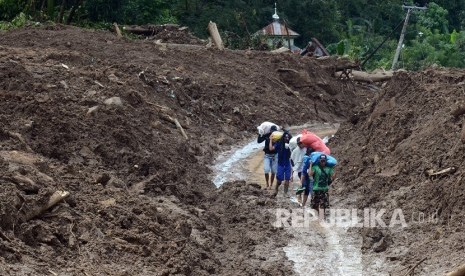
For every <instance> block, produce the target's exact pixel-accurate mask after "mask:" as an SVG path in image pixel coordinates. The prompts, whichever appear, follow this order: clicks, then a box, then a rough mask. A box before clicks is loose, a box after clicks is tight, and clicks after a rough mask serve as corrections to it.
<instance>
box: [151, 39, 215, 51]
mask: <svg viewBox="0 0 465 276" xmlns="http://www.w3.org/2000/svg"><path fill="white" fill-rule="evenodd" d="M155 44H156V45H159V46H163V47H166V48H186V49H205V48H206V46H204V45H195V44H176V43H163V42H161V39H158V40H155Z"/></svg>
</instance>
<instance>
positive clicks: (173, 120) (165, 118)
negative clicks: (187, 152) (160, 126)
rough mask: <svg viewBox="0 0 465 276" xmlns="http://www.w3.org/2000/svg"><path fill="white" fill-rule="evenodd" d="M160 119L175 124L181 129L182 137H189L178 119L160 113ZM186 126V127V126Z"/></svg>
mask: <svg viewBox="0 0 465 276" xmlns="http://www.w3.org/2000/svg"><path fill="white" fill-rule="evenodd" d="M159 117H160V119H162V120H165V121H168V122H171V123H173V124H175V125H176V127H177V128H178V129H179V131H181V134H182V136H183V137H184V138H186V140H187V139H189V138H188V136H187V134H186V132H185V131H184V127H183V126H182V125H181V123H179V121H178V119H176V118H173V117H171V116H170V115H168V114H164V113H160V114H159ZM186 128H187V127H186Z"/></svg>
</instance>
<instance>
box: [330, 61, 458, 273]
mask: <svg viewBox="0 0 465 276" xmlns="http://www.w3.org/2000/svg"><path fill="white" fill-rule="evenodd" d="M464 73H465V71H463V70H454V69H429V70H426V71H424V72H418V73H405V72H400V73H397V74H396V76H395V77H394V78H393V79H392V80H391V81H390V82H389V84H388V85H387V86H386V87H385V89H384V91H383V92H382V93H381V94H380V95H379V96H378V97H377V99H376V100H375V101H374V102H373V104H372V105H370V106H368V107H367V108H366V109H363V110H359V112H358V114H357V115H354V116H353V117H352V118H351V120H350V122H347V123H345V124H342V126H341V128H340V129H339V131H338V133H337V138H336V139H335V140H333V142H332V143H333V145H334V148H333V149H334V153H335V154H336V155H337V156H338V157H339V159H340V160H339V161H340V166H339V170H340V173H339V177H340V180H339V181H338V183H340V185H338V186H337V187H336V192H337V196H338V197H339V198H346V199H347V202H351V204H348V205H345V206H340V207H343V208H344V207H345V208H347V207H352V208H359V209H365V208H373V209H377V210H378V211H379V210H381V209H386V213H385V215H383V219H384V221H385V222H386V225H387V227H386V228H380V227H377V228H376V229H375V228H371V229H366V228H365V229H360V231H361V233H362V234H363V237H364V249H365V253H366V254H378V255H379V254H384V255H385V256H387V257H388V258H387V260H388V262H390V263H391V265H392V266H393V267H398V268H399V269H400V268H408V267H411V266H413V265H414V264H417V263H418V262H420V261H421V260H423V259H424V258H425V260H424V262H423V263H421V264H420V265H419V266H418V267H417V268H416V270H415V271H416V273H418V275H441V274H443V273H444V272H446V271H451V270H453V269H454V268H455V267H457V266H459V265H461V264H463V263H464V262H465V259H464V254H463V252H464V245H463V244H464V239H465V233H464V227H463V223H464V215H465V213H464V206H465V181H464V179H463V174H464V170H463V164H464V160H465V159H464V158H465V153H464V152H465V151H464V150H465V146H464V144H463V143H462V142H461V138H460V136H461V131H462V125H463V120H464V116H463V115H461V116H459V117H454V116H452V115H451V111H452V110H454V109H455V108H456V107H457V106H461V105H463V104H464V87H465V82H464V81H465V78H464ZM450 167H455V168H457V170H456V172H454V173H450V174H443V175H441V176H438V177H434V178H429V177H428V176H427V175H426V174H425V172H426V171H428V170H430V169H432V170H434V171H435V172H437V171H440V170H442V169H446V168H450ZM395 209H400V210H401V211H402V214H403V215H404V218H405V222H406V223H407V225H408V226H407V227H394V228H390V227H389V224H390V220H391V218H392V215H393V213H394V210H395ZM397 218H398V219H399V218H400V217H397ZM397 226H399V224H397ZM393 272H395V271H393Z"/></svg>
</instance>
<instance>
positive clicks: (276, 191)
mask: <svg viewBox="0 0 465 276" xmlns="http://www.w3.org/2000/svg"><path fill="white" fill-rule="evenodd" d="M280 185H281V181H279V180H276V187H275V189H274V194H273V195H274V196H277V195H278V190H279V186H280Z"/></svg>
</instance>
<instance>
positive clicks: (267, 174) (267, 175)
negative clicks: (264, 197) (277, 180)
mask: <svg viewBox="0 0 465 276" xmlns="http://www.w3.org/2000/svg"><path fill="white" fill-rule="evenodd" d="M269 178H270V174H269V173H265V181H266V188H265V189H268V187H270V184H269V182H268V179H269ZM271 179H273V176H272V177H271ZM271 183H273V180H271Z"/></svg>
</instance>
